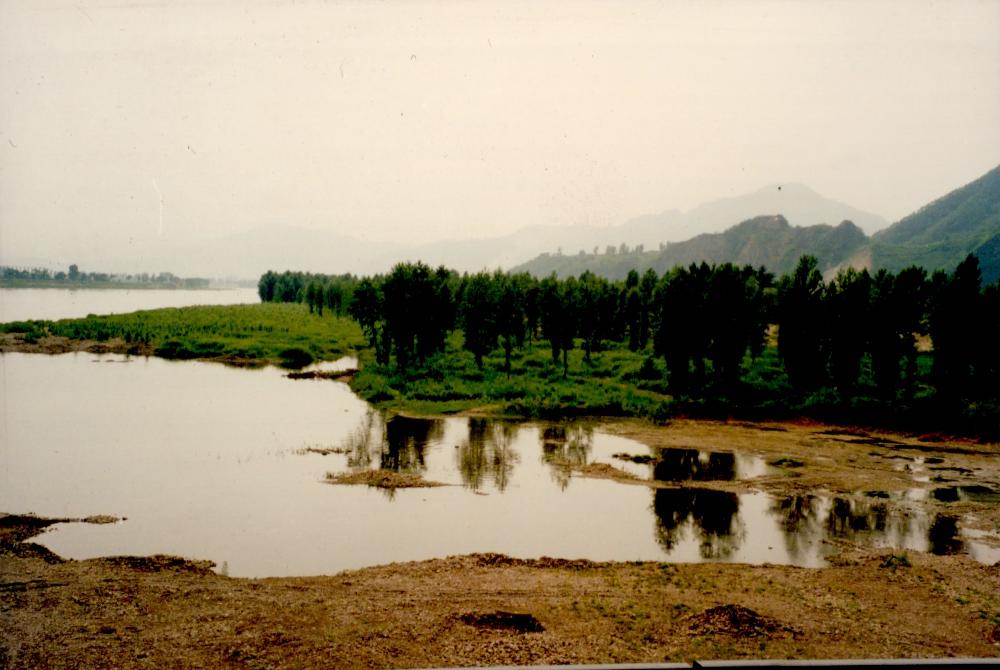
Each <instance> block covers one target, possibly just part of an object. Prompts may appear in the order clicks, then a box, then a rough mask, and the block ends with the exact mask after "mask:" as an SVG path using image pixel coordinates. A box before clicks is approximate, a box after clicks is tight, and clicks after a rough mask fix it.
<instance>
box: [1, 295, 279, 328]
mask: <svg viewBox="0 0 1000 670" xmlns="http://www.w3.org/2000/svg"><path fill="white" fill-rule="evenodd" d="M255 302H260V298H259V297H258V296H257V290H256V289H250V288H241V289H219V290H214V289H204V290H202V289H198V290H191V291H186V290H171V289H118V288H108V289H68V288H0V323H5V322H7V321H25V320H27V319H46V320H50V321H54V320H56V319H75V318H79V317H83V316H87V315H88V314H124V313H126V312H134V311H136V310H140V309H158V308H160V307H187V306H188V305H235V304H243V303H255Z"/></svg>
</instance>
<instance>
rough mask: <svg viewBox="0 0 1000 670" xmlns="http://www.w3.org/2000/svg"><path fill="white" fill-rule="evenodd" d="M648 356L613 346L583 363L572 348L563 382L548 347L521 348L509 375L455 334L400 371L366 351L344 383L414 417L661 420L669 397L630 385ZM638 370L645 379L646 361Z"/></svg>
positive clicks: (499, 361) (498, 357)
mask: <svg viewBox="0 0 1000 670" xmlns="http://www.w3.org/2000/svg"><path fill="white" fill-rule="evenodd" d="M648 358H649V356H648V352H647V353H636V352H631V351H628V349H627V348H625V347H618V346H614V347H611V348H608V349H606V350H604V351H601V352H594V353H593V354H592V356H591V360H590V362H589V363H588V362H586V361H585V360H584V354H583V352H582V351H580V350H579V349H577V350H574V351H572V352H570V356H569V373H568V374H567V375H566V376H565V377H564V375H563V367H562V363H561V362H558V363H556V362H553V361H552V357H551V354H550V351H549V348H548V346H547V343H545V342H542V343H528V344H526V345H525V347H524V349H521V350H519V351H518V352H517V355H516V356H512V357H511V371H510V374H508V373H507V372H506V371H505V369H504V357H503V352H502V351H501V350H499V349H498V350H496V351H494V352H492V353H491V354H489V355H487V356H486V357H485V358H484V361H483V369H482V370H480V369H478V368H477V367H476V364H475V360H474V358H473V356H472V354H470V353H469V352H467V351H464V350H463V349H461V337H460V336H456V337H451V338H449V340H448V343H447V345H446V347H445V351H444V352H442V353H440V354H438V355H436V356H434V357H432V358H431V359H429V360H427V361H426V362H425V363H424V364H423V365H420V366H413V367H412V368H411V369H409V370H407V371H400V370H398V369H396V367H395V366H393V365H388V366H384V365H378V364H376V363H375V362H374V361H373V360H371V356H370V354H368V353H366V354H365V355H364V356H363V357H362V370H361V372H360V373H359V374H358V375H357V376H356V377H355V378H354V381H353V382H352V384H351V386H352V388H353V389H354V391H355V392H356V393H357V394H358V395H360V396H361V397H362V398H365V399H366V400H368V401H369V402H373V403H376V404H378V405H380V406H383V407H388V408H393V409H401V410H406V411H410V412H415V413H420V414H447V413H453V412H459V411H463V410H470V409H474V408H475V409H477V410H483V411H488V412H490V413H492V414H498V415H505V416H518V417H530V418H555V417H570V416H639V417H648V418H651V419H654V420H657V421H661V422H665V421H667V420H668V419H669V417H670V415H671V413H672V405H671V398H670V397H669V396H667V395H665V394H663V393H660V392H657V391H656V390H646V389H643V388H640V387H639V386H638V385H637V383H643V382H644V381H646V380H643V379H641V378H640V377H641V376H640V375H638V372H639V371H640V370H641V369H643V366H644V362H645V361H646V359H648ZM645 365H646V370H645V372H646V375H647V376H648V375H650V371H649V367H648V366H649V365H650V363H645ZM652 365H654V366H655V362H654V363H652ZM660 381H661V382H662V380H660Z"/></svg>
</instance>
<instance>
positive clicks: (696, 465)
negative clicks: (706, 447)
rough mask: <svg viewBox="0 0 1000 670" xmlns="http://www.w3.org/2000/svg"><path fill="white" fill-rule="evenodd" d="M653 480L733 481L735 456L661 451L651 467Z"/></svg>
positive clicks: (717, 453)
mask: <svg viewBox="0 0 1000 670" xmlns="http://www.w3.org/2000/svg"><path fill="white" fill-rule="evenodd" d="M653 479H656V480H657V481H661V482H683V481H733V480H734V479H736V455H735V454H733V453H731V452H725V451H713V452H704V451H698V450H697V449H661V450H660V453H659V459H658V460H657V462H656V465H655V466H654V467H653Z"/></svg>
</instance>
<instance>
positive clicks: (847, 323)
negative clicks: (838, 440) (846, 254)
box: [823, 267, 872, 399]
mask: <svg viewBox="0 0 1000 670" xmlns="http://www.w3.org/2000/svg"><path fill="white" fill-rule="evenodd" d="M871 288H872V282H871V277H870V276H869V274H868V271H867V270H862V271H861V272H858V271H857V270H855V269H854V268H851V267H848V268H845V269H843V270H841V271H840V272H838V273H837V276H836V278H834V280H833V281H832V282H830V285H829V286H828V287H827V290H826V291H825V292H824V294H823V297H824V303H825V304H824V311H825V313H826V317H827V323H828V328H827V342H828V346H829V355H830V376H831V377H832V379H833V384H834V386H835V387H836V388H837V390H838V391H839V392H840V395H841V398H844V399H846V398H848V397H850V396H852V395H853V394H854V390H855V388H856V386H857V383H858V376H859V374H860V371H861V359H862V358H863V357H864V354H865V352H866V351H867V350H868V334H869V329H870V313H869V310H870V302H871V300H870V297H871Z"/></svg>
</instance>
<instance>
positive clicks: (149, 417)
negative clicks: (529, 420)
mask: <svg viewBox="0 0 1000 670" xmlns="http://www.w3.org/2000/svg"><path fill="white" fill-rule="evenodd" d="M351 364H352V361H350V360H345V361H342V365H344V366H349V365H351ZM0 379H2V387H0V390H2V426H0V437H2V447H0V511H5V512H14V513H26V512H33V513H37V514H40V515H45V516H72V517H82V516H87V515H91V514H111V515H115V516H123V517H127V520H126V521H123V522H120V523H116V524H113V525H107V526H93V525H88V524H62V525H58V526H55V527H53V529H52V530H51V531H50V532H47V533H45V534H43V535H42V536H40V538H39V541H40V542H41V543H42V544H45V545H46V546H48V547H49V548H51V549H52V550H53V551H55V552H56V553H58V554H61V555H63V556H67V557H72V558H87V557H93V556H101V555H113V554H153V553H169V554H179V555H184V556H189V557H194V558H207V559H210V560H213V561H215V562H216V563H217V565H218V566H219V567H220V569H225V570H226V571H227V572H228V573H229V574H231V575H234V576H268V575H308V574H329V573H334V572H337V571H339V570H343V569H347V568H356V567H362V566H366V565H374V564H382V563H388V562H392V561H407V560H417V559H426V558H432V557H442V556H447V555H451V554H460V553H469V552H486V551H495V552H502V553H505V554H509V555H513V556H518V557H525V558H528V557H537V556H542V555H548V556H559V557H566V558H590V559H594V560H670V561H701V560H723V561H740V562H748V563H757V564H759V563H764V562H769V563H784V564H796V565H806V566H814V565H821V564H823V562H824V557H825V556H826V555H827V552H828V551H829V548H830V546H831V542H833V543H835V542H836V541H837V540H838V539H850V540H852V541H859V542H863V543H868V544H872V545H878V546H892V547H899V548H911V549H915V550H935V551H940V552H941V553H947V552H952V551H969V552H970V553H972V554H973V555H974V556H975V555H976V554H975V552H976V551H977V550H978V549H977V545H976V544H975V543H974V542H973V541H972V539H971V538H969V537H964V536H963V535H962V534H961V532H960V530H959V527H958V524H957V522H956V520H955V519H953V518H951V517H941V516H935V515H933V514H928V513H927V512H926V511H925V509H924V508H923V507H922V506H921V504H920V503H917V502H913V503H912V505H911V506H910V507H906V503H905V501H904V503H902V504H903V507H902V508H901V507H900V506H899V504H895V505H892V506H890V505H888V504H887V502H886V501H885V500H873V499H867V498H864V497H863V496H858V497H836V496H828V495H806V496H798V497H793V498H786V499H780V498H775V497H773V496H770V495H768V494H765V493H741V494H736V493H729V492H725V491H718V490H713V489H711V488H706V486H707V484H706V483H707V482H712V481H716V480H733V479H737V480H739V479H748V480H749V479H752V478H754V477H756V476H759V475H761V474H765V473H766V472H768V466H767V465H766V464H765V463H764V462H763V461H762V460H761V459H759V458H756V457H754V456H749V455H743V454H734V453H732V452H730V451H726V450H725V445H719V450H718V451H713V452H704V451H697V450H689V449H676V450H667V451H664V452H662V453H657V454H655V455H654V454H651V453H650V450H649V449H648V448H647V447H645V446H644V445H641V444H639V443H636V442H633V441H630V440H627V439H624V438H621V437H617V436H614V435H610V434H607V433H605V432H603V431H601V430H600V429H597V428H594V427H592V426H588V425H586V424H580V423H568V424H523V423H513V422H502V421H490V420H485V419H475V418H458V417H452V418H445V419H434V420H419V419H409V418H404V417H395V418H390V419H386V417H384V416H383V415H382V414H380V413H378V412H376V411H374V410H372V408H371V407H370V406H368V405H367V404H366V403H365V402H363V401H362V400H360V399H359V398H357V397H356V396H355V395H354V394H353V393H351V391H350V389H349V388H348V387H347V386H346V385H344V384H341V383H335V382H330V381H315V380H306V381H293V380H289V379H287V378H286V377H284V376H283V373H282V372H281V371H279V370H277V369H273V368H265V369H262V370H252V371H250V370H240V369H233V368H227V367H224V366H221V365H218V364H211V363H199V362H171V361H165V360H160V359H156V358H148V359H147V358H127V357H123V356H97V355H93V354H87V353H75V354H66V355H61V356H41V355H30V354H16V353H12V354H4V355H0ZM310 448H317V449H321V450H322V449H331V448H335V449H337V450H338V451H340V452H342V453H333V454H328V455H321V454H318V453H313V452H311V451H308V450H309V449H310ZM626 456H633V457H634V456H638V457H640V458H639V459H638V460H645V459H642V458H641V457H643V456H655V458H654V459H653V460H651V461H650V462H646V463H642V462H638V463H637V462H632V461H631V460H625V457H626ZM591 462H603V463H612V464H615V465H616V466H619V467H622V468H624V469H627V470H629V471H630V472H632V473H633V474H635V475H637V476H639V477H642V478H647V479H657V480H660V481H663V482H665V483H667V484H668V485H669V486H670V488H657V489H652V488H649V487H646V486H641V485H627V484H622V483H617V482H612V481H607V480H596V479H585V478H580V477H574V476H572V475H571V472H572V468H573V466H574V465H582V464H586V463H591ZM363 468H382V469H391V470H396V471H400V472H409V473H418V474H420V475H422V476H423V477H425V478H426V479H429V480H434V481H439V482H444V483H446V484H449V486H446V487H440V488H423V489H401V490H397V491H395V492H392V493H390V492H387V491H383V490H378V489H370V488H367V487H363V486H334V485H330V484H327V483H325V482H324V481H323V480H324V477H325V474H326V473H327V472H331V471H332V472H343V471H349V470H356V469H363ZM678 483H683V486H678ZM981 560H982V559H981Z"/></svg>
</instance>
